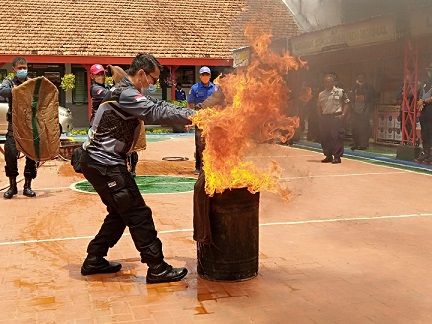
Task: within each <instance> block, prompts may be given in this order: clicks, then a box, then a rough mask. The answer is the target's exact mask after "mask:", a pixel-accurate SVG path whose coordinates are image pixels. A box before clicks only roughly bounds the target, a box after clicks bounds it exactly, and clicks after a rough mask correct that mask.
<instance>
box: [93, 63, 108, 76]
mask: <svg viewBox="0 0 432 324" xmlns="http://www.w3.org/2000/svg"><path fill="white" fill-rule="evenodd" d="M101 72H105V69H104V67H103V66H102V65H100V64H93V65H92V66H91V68H90V74H93V75H96V74H98V73H101Z"/></svg>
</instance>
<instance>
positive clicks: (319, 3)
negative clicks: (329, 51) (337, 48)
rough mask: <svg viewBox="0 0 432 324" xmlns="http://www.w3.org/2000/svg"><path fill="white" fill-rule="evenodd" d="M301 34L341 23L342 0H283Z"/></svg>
mask: <svg viewBox="0 0 432 324" xmlns="http://www.w3.org/2000/svg"><path fill="white" fill-rule="evenodd" d="M283 2H285V4H286V5H287V6H288V8H289V9H290V10H291V12H292V13H293V14H294V18H295V19H296V21H297V23H298V24H299V26H300V28H301V29H302V31H303V32H308V31H312V30H317V29H322V28H327V27H331V26H335V25H339V24H341V23H342V5H341V2H342V0H283Z"/></svg>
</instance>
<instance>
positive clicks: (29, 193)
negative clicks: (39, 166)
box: [23, 178, 36, 197]
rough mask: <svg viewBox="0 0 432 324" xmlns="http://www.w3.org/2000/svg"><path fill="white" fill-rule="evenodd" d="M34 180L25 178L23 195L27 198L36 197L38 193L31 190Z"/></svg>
mask: <svg viewBox="0 0 432 324" xmlns="http://www.w3.org/2000/svg"><path fill="white" fill-rule="evenodd" d="M31 182H32V178H25V182H24V190H23V195H24V196H26V197H36V192H34V191H33V190H32V189H31Z"/></svg>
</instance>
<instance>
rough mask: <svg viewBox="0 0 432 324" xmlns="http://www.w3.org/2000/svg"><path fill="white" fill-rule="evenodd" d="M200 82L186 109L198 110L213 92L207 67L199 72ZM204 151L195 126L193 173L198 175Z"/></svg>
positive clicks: (192, 91)
mask: <svg viewBox="0 0 432 324" xmlns="http://www.w3.org/2000/svg"><path fill="white" fill-rule="evenodd" d="M199 73H200V80H201V81H200V82H198V83H195V84H194V85H193V86H192V88H191V90H190V92H189V96H188V99H187V100H188V107H189V108H195V109H199V108H200V104H201V103H203V102H204V100H206V99H207V98H208V97H210V96H211V95H212V94H213V93H214V92H215V89H216V87H215V85H214V84H213V83H212V82H210V77H211V71H210V69H209V68H208V67H207V66H203V67H202V68H201V69H200V70H199ZM203 151H204V141H203V140H202V138H201V130H200V129H199V128H198V127H196V126H195V173H196V174H198V173H200V171H201V168H202V152H203Z"/></svg>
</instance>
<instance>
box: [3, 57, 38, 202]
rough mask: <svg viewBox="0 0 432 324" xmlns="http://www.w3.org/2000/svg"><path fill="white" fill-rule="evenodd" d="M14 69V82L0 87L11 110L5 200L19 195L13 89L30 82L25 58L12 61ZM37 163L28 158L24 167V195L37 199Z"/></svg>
mask: <svg viewBox="0 0 432 324" xmlns="http://www.w3.org/2000/svg"><path fill="white" fill-rule="evenodd" d="M12 69H13V71H14V72H15V76H14V78H13V79H12V80H9V79H5V80H3V82H2V84H1V85H0V96H2V97H4V98H7V99H8V103H9V109H8V112H7V120H8V131H7V134H6V142H5V146H4V147H5V154H4V155H5V162H6V166H5V171H6V176H7V177H8V178H9V184H10V185H9V189H8V190H7V191H6V192H5V193H4V194H3V197H4V198H5V199H11V198H12V197H13V196H14V195H16V194H17V193H18V188H17V182H16V178H17V176H18V174H19V173H18V156H19V152H18V150H17V148H16V143H15V139H14V134H13V128H12V88H13V87H16V86H19V85H20V84H22V83H24V82H25V81H27V80H28V76H27V72H28V66H27V61H26V59H25V58H23V57H16V58H15V59H14V60H13V61H12ZM36 169H37V166H36V161H33V160H32V159H30V158H28V157H26V162H25V167H24V177H25V182H24V190H23V195H24V196H27V197H35V196H36V193H35V192H34V191H33V190H32V189H31V182H32V180H33V179H35V178H36Z"/></svg>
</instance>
